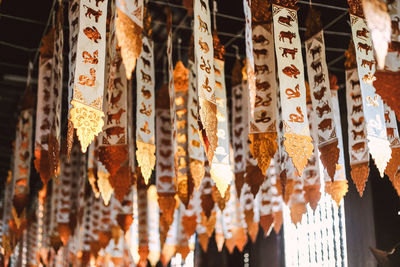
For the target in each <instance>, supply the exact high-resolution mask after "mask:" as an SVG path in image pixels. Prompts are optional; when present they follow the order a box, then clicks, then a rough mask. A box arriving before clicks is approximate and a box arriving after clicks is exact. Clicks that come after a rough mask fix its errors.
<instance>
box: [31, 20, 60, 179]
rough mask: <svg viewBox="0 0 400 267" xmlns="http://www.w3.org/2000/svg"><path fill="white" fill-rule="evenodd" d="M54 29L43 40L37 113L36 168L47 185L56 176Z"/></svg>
mask: <svg viewBox="0 0 400 267" xmlns="http://www.w3.org/2000/svg"><path fill="white" fill-rule="evenodd" d="M53 53H54V28H53V29H51V30H50V31H49V33H48V34H47V35H45V36H44V37H43V39H42V46H41V49H40V57H39V77H38V94H37V107H38V108H37V111H36V133H35V168H36V171H37V172H38V173H39V174H40V177H41V178H42V181H43V183H44V184H46V183H47V182H48V181H49V180H50V179H51V177H52V176H53V175H54V173H53V172H52V171H54V170H55V166H54V165H53V162H52V161H51V160H50V155H49V139H50V130H51V125H52V122H53V117H54V115H55V114H54V112H53V110H52V108H53V105H54V102H55V95H54V94H53V90H52V86H53V75H52V71H53V68H54V61H53V60H54V58H53Z"/></svg>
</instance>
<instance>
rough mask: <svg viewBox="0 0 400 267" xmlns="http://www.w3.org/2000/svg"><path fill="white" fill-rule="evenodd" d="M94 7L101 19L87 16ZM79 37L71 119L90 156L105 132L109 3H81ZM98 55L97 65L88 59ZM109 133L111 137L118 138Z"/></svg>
mask: <svg viewBox="0 0 400 267" xmlns="http://www.w3.org/2000/svg"><path fill="white" fill-rule="evenodd" d="M85 6H86V7H90V8H92V9H95V10H97V11H98V16H97V17H93V16H86V12H87V9H88V8H86V7H85ZM79 13H80V15H79V34H78V41H77V50H76V65H75V77H74V79H75V81H74V92H73V96H72V100H71V101H70V103H71V105H72V108H71V109H70V110H69V116H70V117H69V118H70V121H71V122H72V125H73V126H74V128H75V129H76V134H77V136H78V139H79V141H80V142H81V146H82V151H83V152H86V149H87V147H88V146H89V144H90V143H91V142H92V141H93V140H94V137H95V136H96V135H98V134H99V132H101V130H102V127H103V124H104V121H103V116H104V113H103V111H102V108H103V92H104V73H105V71H104V70H105V52H106V19H107V0H104V1H102V2H100V1H99V2H96V3H94V2H93V3H92V2H91V1H90V0H81V1H80V6H79ZM95 51H98V55H97V59H96V62H97V64H92V61H90V60H88V59H87V54H86V53H85V52H88V53H89V54H90V55H94V53H95ZM115 131H117V130H114V131H111V130H109V133H108V134H109V135H112V134H115Z"/></svg>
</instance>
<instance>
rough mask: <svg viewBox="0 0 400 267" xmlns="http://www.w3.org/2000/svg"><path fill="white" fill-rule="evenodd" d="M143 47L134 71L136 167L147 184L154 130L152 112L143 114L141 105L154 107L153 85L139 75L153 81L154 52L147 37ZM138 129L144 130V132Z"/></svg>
mask: <svg viewBox="0 0 400 267" xmlns="http://www.w3.org/2000/svg"><path fill="white" fill-rule="evenodd" d="M142 42H143V47H144V46H146V47H147V48H148V50H147V49H146V51H145V49H142V53H141V54H140V58H139V59H138V64H137V70H136V82H137V88H138V89H139V90H136V94H137V96H136V98H137V102H138V103H141V104H140V105H136V121H137V123H136V124H137V128H136V146H137V150H136V158H137V161H138V165H139V167H140V170H141V172H142V175H143V178H144V179H145V183H146V184H148V182H149V179H150V177H151V174H152V171H153V169H154V166H155V163H156V157H155V152H156V146H155V136H154V134H155V128H154V113H155V111H154V110H151V109H149V113H148V115H149V116H147V114H143V113H142V112H141V110H142V109H141V105H143V106H145V107H153V109H154V107H155V101H154V83H150V82H149V81H147V80H143V79H141V78H140V74H141V73H142V72H144V71H146V72H148V73H149V75H150V80H155V76H154V51H153V42H152V40H151V39H150V37H148V36H143V40H142ZM140 129H145V130H144V131H142V130H140Z"/></svg>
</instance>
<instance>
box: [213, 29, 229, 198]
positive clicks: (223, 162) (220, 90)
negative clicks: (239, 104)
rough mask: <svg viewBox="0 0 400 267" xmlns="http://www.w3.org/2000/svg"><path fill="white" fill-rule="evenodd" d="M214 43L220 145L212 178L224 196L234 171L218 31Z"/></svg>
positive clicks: (221, 47) (216, 151)
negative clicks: (231, 163) (231, 161)
mask: <svg viewBox="0 0 400 267" xmlns="http://www.w3.org/2000/svg"><path fill="white" fill-rule="evenodd" d="M213 45H214V64H213V66H214V73H215V99H216V103H217V121H218V124H217V126H218V127H217V128H218V131H217V136H218V142H217V144H218V146H217V148H216V150H215V153H214V157H213V161H212V165H211V171H210V173H211V178H212V179H213V181H214V183H215V184H216V186H217V188H218V190H219V192H220V193H221V195H222V197H224V196H225V192H226V190H227V189H228V186H229V185H230V184H231V183H232V180H233V173H232V168H231V166H230V162H229V160H230V158H229V155H230V153H229V149H230V148H229V144H230V141H229V140H230V138H229V126H228V111H227V109H228V102H227V99H226V89H225V59H224V54H225V48H224V46H223V45H222V44H221V43H220V41H219V39H218V34H217V32H216V31H214V33H213Z"/></svg>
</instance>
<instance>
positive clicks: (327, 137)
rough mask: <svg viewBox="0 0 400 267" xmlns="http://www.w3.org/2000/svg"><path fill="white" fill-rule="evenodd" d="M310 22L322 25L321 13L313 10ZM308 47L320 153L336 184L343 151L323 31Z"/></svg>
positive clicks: (310, 11)
mask: <svg viewBox="0 0 400 267" xmlns="http://www.w3.org/2000/svg"><path fill="white" fill-rule="evenodd" d="M307 21H320V14H319V13H318V11H316V10H314V9H310V10H309V14H308V18H307ZM314 23H315V22H314ZM318 26H319V27H318V28H319V29H322V24H320V25H318ZM308 29H309V30H308V31H307V33H309V35H311V33H310V32H311V25H308ZM305 45H306V59H307V73H308V80H309V82H310V91H311V92H310V95H311V100H312V106H313V109H314V111H315V113H316V115H317V116H316V117H315V119H316V120H317V122H318V128H317V131H318V149H319V151H320V152H321V156H320V158H321V162H322V164H323V165H324V167H325V169H326V170H327V172H328V175H329V177H330V178H331V180H332V181H333V180H334V177H335V172H336V164H337V163H338V160H339V153H340V150H339V148H338V137H337V133H336V125H335V123H334V122H333V112H332V109H333V108H332V100H331V92H330V89H329V79H328V66H327V64H326V58H325V41H324V33H323V31H322V30H320V31H319V32H317V33H316V34H314V35H313V36H311V37H310V38H308V39H307V41H306V43H305ZM316 51H318V52H316ZM326 121H331V122H332V123H331V125H330V126H329V127H324V125H323V123H324V122H326Z"/></svg>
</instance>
